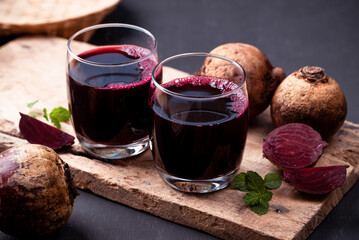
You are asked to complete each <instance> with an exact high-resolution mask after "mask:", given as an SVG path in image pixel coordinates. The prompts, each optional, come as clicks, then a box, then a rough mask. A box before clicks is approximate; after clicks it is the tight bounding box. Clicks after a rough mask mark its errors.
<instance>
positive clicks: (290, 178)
mask: <svg viewBox="0 0 359 240" xmlns="http://www.w3.org/2000/svg"><path fill="white" fill-rule="evenodd" d="M348 167H349V166H348V165H338V166H329V167H313V168H303V169H295V170H284V171H283V174H284V180H285V181H287V182H289V183H290V184H292V185H293V186H294V187H295V188H296V189H297V190H299V191H301V192H305V193H310V194H325V193H329V192H331V191H333V190H334V189H336V188H338V187H339V186H341V185H342V184H343V183H344V181H345V178H346V174H347V171H346V168H348Z"/></svg>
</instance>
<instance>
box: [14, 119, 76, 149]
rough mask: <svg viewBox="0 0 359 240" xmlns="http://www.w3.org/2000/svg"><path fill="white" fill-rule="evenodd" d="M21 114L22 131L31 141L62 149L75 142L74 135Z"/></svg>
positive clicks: (20, 126)
mask: <svg viewBox="0 0 359 240" xmlns="http://www.w3.org/2000/svg"><path fill="white" fill-rule="evenodd" d="M20 115H21V119H20V123H19V128H20V132H21V134H22V136H23V137H24V138H25V139H26V140H27V141H28V142H29V143H33V144H41V145H45V146H47V147H50V148H52V149H60V148H63V147H65V146H70V145H72V144H73V143H74V140H75V138H74V137H73V136H71V135H69V134H67V133H65V132H63V131H61V130H59V129H57V128H55V127H53V126H50V125H48V124H46V123H44V122H41V121H40V120H37V119H35V118H33V117H30V116H28V115H26V114H22V113H20Z"/></svg>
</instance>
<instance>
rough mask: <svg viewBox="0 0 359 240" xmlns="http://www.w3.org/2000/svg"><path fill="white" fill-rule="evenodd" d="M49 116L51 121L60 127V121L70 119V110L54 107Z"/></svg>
mask: <svg viewBox="0 0 359 240" xmlns="http://www.w3.org/2000/svg"><path fill="white" fill-rule="evenodd" d="M49 117H50V120H51V122H52V123H53V124H54V125H55V126H56V127H57V128H59V129H60V128H61V125H60V122H67V121H68V120H69V119H70V112H69V111H68V110H67V109H66V108H63V107H57V108H54V109H52V111H51V112H50V114H49Z"/></svg>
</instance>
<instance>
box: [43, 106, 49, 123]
mask: <svg viewBox="0 0 359 240" xmlns="http://www.w3.org/2000/svg"><path fill="white" fill-rule="evenodd" d="M42 111H43V112H44V118H45V119H46V120H47V121H49V118H48V117H47V109H46V108H44V109H43V110H42Z"/></svg>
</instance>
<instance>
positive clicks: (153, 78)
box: [151, 52, 247, 100]
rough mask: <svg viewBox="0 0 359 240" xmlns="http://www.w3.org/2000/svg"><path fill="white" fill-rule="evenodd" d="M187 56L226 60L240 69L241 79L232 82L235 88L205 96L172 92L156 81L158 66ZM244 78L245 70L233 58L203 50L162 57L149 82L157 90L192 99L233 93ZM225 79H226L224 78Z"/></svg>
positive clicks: (208, 98) (213, 97) (237, 89)
mask: <svg viewBox="0 0 359 240" xmlns="http://www.w3.org/2000/svg"><path fill="white" fill-rule="evenodd" d="M188 56H196V57H198V56H201V57H214V58H219V59H222V60H225V61H228V62H230V63H232V64H233V65H235V66H236V67H238V68H239V69H240V70H241V71H242V73H243V79H242V81H241V83H240V84H236V83H234V84H236V85H237V87H236V88H235V89H232V90H230V91H228V92H224V93H220V94H216V95H212V96H205V97H203V96H186V95H183V94H180V93H177V92H173V91H171V90H168V89H167V88H165V87H163V86H162V85H161V84H159V83H158V82H157V81H156V78H155V72H156V71H157V69H158V68H159V67H163V64H165V63H166V62H169V61H171V60H174V59H177V58H183V57H188ZM199 76H206V75H199ZM223 79H225V78H223ZM246 79H247V76H246V72H245V70H244V68H243V67H242V66H241V65H240V64H239V63H237V62H236V61H234V60H233V59H230V58H227V57H224V56H221V55H217V54H212V53H205V52H190V53H182V54H177V55H174V56H171V57H168V58H166V59H164V60H163V61H161V62H159V63H158V64H157V65H156V66H155V67H154V68H153V70H152V74H151V83H153V84H154V85H155V87H156V88H158V89H159V90H161V91H162V92H164V93H167V94H169V95H172V96H176V97H179V98H183V99H192V100H193V99H200V100H211V99H218V98H223V97H227V96H230V95H233V94H234V93H236V92H237V91H239V90H240V89H242V88H243V87H244V86H245V83H246ZM173 80H174V79H173ZM226 80H228V79H226ZM228 81H230V80H228Z"/></svg>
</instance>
